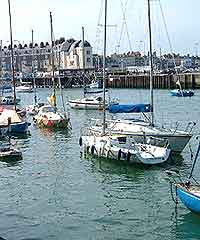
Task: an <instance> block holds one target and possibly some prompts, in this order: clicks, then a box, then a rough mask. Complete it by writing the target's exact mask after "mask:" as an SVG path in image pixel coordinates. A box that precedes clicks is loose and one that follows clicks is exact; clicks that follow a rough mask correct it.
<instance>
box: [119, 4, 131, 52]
mask: <svg viewBox="0 0 200 240" xmlns="http://www.w3.org/2000/svg"><path fill="white" fill-rule="evenodd" d="M120 3H121V10H122V27H121V32H120V38H119V42H118V47H120V43H121V40H122V34H123V31H124V27H125V28H126V34H127V38H128V42H129V48H130V50H132V46H131V41H130V35H129V31H128V24H127V21H126V9H127V3H128V0H126V2H125V4H123V3H122V0H120Z"/></svg>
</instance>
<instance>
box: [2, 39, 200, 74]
mask: <svg viewBox="0 0 200 240" xmlns="http://www.w3.org/2000/svg"><path fill="white" fill-rule="evenodd" d="M83 49H84V51H83ZM54 50H55V51H54V53H55V59H56V61H55V64H56V66H57V68H58V66H59V69H62V70H80V69H83V67H85V69H95V70H96V69H97V70H99V69H101V68H102V65H103V61H102V56H100V55H97V54H93V52H92V46H91V44H90V43H89V42H88V41H85V42H84V47H83V43H82V41H81V40H75V39H73V38H71V39H68V40H65V39H64V38H60V39H59V40H56V41H55V42H54ZM51 56H52V54H51V46H50V44H49V43H48V42H46V43H44V42H41V43H40V44H39V45H38V44H37V43H35V44H34V45H33V46H32V44H31V43H30V44H29V45H27V44H24V45H23V46H22V44H20V43H18V45H14V65H15V71H16V72H18V73H25V74H27V75H28V74H31V72H32V63H33V66H34V69H35V71H36V72H43V73H48V72H50V71H51ZM153 59H154V66H155V69H156V70H158V71H160V70H161V71H163V70H166V69H174V68H175V67H177V68H179V69H191V68H193V69H195V68H198V67H199V66H200V58H199V57H198V56H195V57H194V56H190V55H186V56H181V55H180V54H163V55H161V54H159V55H158V54H157V53H156V52H154V53H153ZM148 65H149V54H148V53H147V54H141V53H140V52H138V51H136V52H128V53H124V54H116V53H114V54H112V55H110V56H108V57H107V59H106V66H107V68H108V69H110V70H111V71H112V70H116V69H117V70H122V71H123V70H131V69H132V70H133V71H138V70H139V69H142V70H146V71H148V69H149V68H148ZM10 69H11V51H10V46H8V47H7V46H4V47H0V74H1V75H3V74H9V73H10V72H11V71H10Z"/></svg>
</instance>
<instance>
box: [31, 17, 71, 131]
mask: <svg viewBox="0 0 200 240" xmlns="http://www.w3.org/2000/svg"><path fill="white" fill-rule="evenodd" d="M50 25H51V61H52V81H53V94H52V95H51V96H50V97H48V101H49V102H50V104H47V105H44V106H42V107H40V108H39V111H38V113H37V114H36V115H35V116H34V117H33V120H34V122H35V123H36V124H37V125H38V126H39V127H42V128H58V129H59V128H66V129H70V128H71V125H70V118H69V116H68V114H67V113H66V112H64V113H60V112H58V108H57V99H56V85H55V66H54V61H55V59H54V58H55V55H54V41H53V23H52V14H51V12H50ZM60 89H61V88H60ZM62 101H63V99H62Z"/></svg>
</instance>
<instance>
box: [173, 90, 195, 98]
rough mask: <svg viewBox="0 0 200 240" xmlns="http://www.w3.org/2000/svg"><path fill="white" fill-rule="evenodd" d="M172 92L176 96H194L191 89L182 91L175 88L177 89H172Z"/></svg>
mask: <svg viewBox="0 0 200 240" xmlns="http://www.w3.org/2000/svg"><path fill="white" fill-rule="evenodd" d="M170 93H171V95H172V96H175V97H192V96H194V92H193V91H191V90H182V91H180V90H178V89H175V90H171V91H170Z"/></svg>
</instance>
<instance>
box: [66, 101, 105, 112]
mask: <svg viewBox="0 0 200 240" xmlns="http://www.w3.org/2000/svg"><path fill="white" fill-rule="evenodd" d="M68 104H69V106H70V107H71V108H74V109H85V110H103V102H89V101H88V102H83V101H81V100H80V101H79V100H77V101H76V100H74V101H73V100H71V101H69V102H68ZM106 108H108V104H106Z"/></svg>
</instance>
